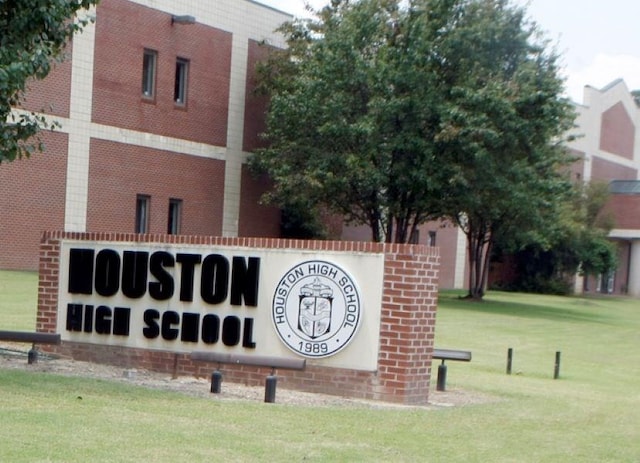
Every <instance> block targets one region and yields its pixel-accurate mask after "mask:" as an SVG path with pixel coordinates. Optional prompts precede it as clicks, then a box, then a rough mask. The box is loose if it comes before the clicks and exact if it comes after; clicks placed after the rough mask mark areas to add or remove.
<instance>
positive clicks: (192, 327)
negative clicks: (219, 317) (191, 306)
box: [180, 312, 200, 342]
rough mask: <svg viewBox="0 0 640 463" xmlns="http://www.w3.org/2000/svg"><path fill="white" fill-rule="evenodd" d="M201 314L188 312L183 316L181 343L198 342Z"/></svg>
mask: <svg viewBox="0 0 640 463" xmlns="http://www.w3.org/2000/svg"><path fill="white" fill-rule="evenodd" d="M199 325H200V314H199V313H190V312H186V313H183V314H182V328H180V341H184V342H198V327H199Z"/></svg>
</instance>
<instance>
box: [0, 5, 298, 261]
mask: <svg viewBox="0 0 640 463" xmlns="http://www.w3.org/2000/svg"><path fill="white" fill-rule="evenodd" d="M88 14H89V15H92V16H95V23H94V24H92V25H90V26H88V27H87V28H86V29H85V30H84V31H83V33H81V34H78V35H77V36H76V37H74V39H73V42H72V43H70V44H69V46H68V49H67V59H66V60H65V61H64V62H63V63H61V64H59V65H57V66H56V68H55V69H54V71H53V72H52V73H51V74H50V75H49V76H48V77H47V79H45V80H44V81H39V82H33V83H32V84H31V85H30V90H29V92H28V94H27V99H26V101H25V104H24V109H26V110H29V111H36V112H39V111H43V110H44V112H46V113H47V114H48V115H50V116H51V117H52V118H54V119H56V120H57V121H59V123H60V125H61V128H60V129H58V130H56V131H55V132H51V133H49V132H47V133H43V134H42V140H43V141H44V143H45V145H46V152H45V153H44V154H37V155H34V156H33V157H31V158H30V159H24V160H20V161H15V162H13V163H8V164H2V165H1V166H0V188H1V190H2V194H0V210H1V211H2V219H1V220H0V268H9V269H28V270H33V269H36V268H37V265H38V246H39V242H40V238H41V235H42V232H43V231H44V230H65V231H80V232H84V231H87V232H106V231H109V232H145V233H155V234H161V233H170V234H188V235H215V236H265V237H275V236H278V235H279V231H280V230H279V221H280V216H279V211H278V210H276V209H275V208H269V207H263V206H260V205H259V204H258V198H259V196H260V194H261V192H262V191H263V190H264V185H263V182H261V181H260V180H258V179H255V178H253V177H252V176H251V174H250V173H249V172H247V170H246V168H245V165H244V163H243V161H244V160H245V159H246V156H247V153H248V152H249V151H251V150H252V149H254V148H255V147H256V146H257V144H258V143H259V139H258V137H257V134H258V133H259V131H260V129H261V127H262V121H263V117H262V115H263V108H264V102H263V101H261V100H260V98H258V97H255V96H254V95H253V94H252V81H253V80H252V72H253V69H254V66H255V63H256V61H257V60H258V59H260V56H261V55H262V54H264V53H265V51H264V50H265V49H264V48H263V47H261V46H260V45H259V44H260V43H261V42H266V43H267V44H271V45H273V46H282V45H283V44H282V38H281V37H280V36H279V35H277V34H276V33H275V32H274V31H275V29H276V28H277V27H278V26H279V25H280V24H282V23H283V22H284V21H286V20H288V19H290V17H289V16H288V15H286V14H284V13H282V12H279V11H276V10H274V9H271V8H268V7H265V6H263V5H260V4H258V3H255V2H252V1H249V0H218V1H216V2H215V3H209V2H198V1H195V0H188V1H180V2H174V1H170V0H160V1H158V0H153V1H152V0H133V1H129V0H103V1H101V2H100V4H99V6H98V7H97V8H96V9H94V10H92V11H90V12H89V13H88Z"/></svg>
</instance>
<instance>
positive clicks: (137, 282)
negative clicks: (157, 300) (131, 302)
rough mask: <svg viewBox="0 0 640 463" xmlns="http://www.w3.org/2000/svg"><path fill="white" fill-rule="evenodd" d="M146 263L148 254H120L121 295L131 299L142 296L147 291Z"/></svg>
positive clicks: (125, 252)
mask: <svg viewBox="0 0 640 463" xmlns="http://www.w3.org/2000/svg"><path fill="white" fill-rule="evenodd" d="M148 263H149V253H148V252H142V251H124V253H123V254H122V294H124V295H125V296H127V297H130V298H132V299H138V298H140V297H142V296H144V293H145V292H146V291H147V268H148V267H147V266H148Z"/></svg>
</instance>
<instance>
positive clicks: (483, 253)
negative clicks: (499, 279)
mask: <svg viewBox="0 0 640 463" xmlns="http://www.w3.org/2000/svg"><path fill="white" fill-rule="evenodd" d="M479 228H480V229H479V230H476V229H475V228H474V227H473V226H471V225H470V226H469V228H468V230H467V231H466V235H467V246H468V252H469V293H468V294H467V297H468V298H469V299H473V300H476V301H480V300H482V298H483V297H484V294H485V292H486V288H487V283H488V281H489V259H490V258H491V246H492V242H493V239H492V235H491V232H490V231H487V230H486V228H485V227H479Z"/></svg>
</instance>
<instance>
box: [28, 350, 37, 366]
mask: <svg viewBox="0 0 640 463" xmlns="http://www.w3.org/2000/svg"><path fill="white" fill-rule="evenodd" d="M27 363H28V364H29V365H31V364H32V363H38V351H37V350H36V348H35V347H32V348H31V349H30V350H29V352H28V353H27Z"/></svg>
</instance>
